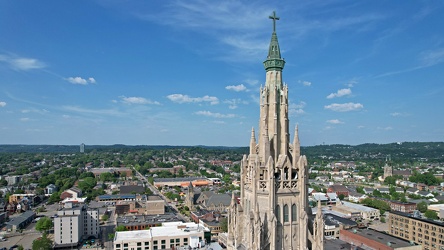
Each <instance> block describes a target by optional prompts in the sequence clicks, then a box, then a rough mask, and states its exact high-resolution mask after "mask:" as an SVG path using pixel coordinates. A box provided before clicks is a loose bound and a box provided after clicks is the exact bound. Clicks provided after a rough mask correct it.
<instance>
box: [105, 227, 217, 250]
mask: <svg viewBox="0 0 444 250" xmlns="http://www.w3.org/2000/svg"><path fill="white" fill-rule="evenodd" d="M205 232H209V229H207V228H205V227H203V226H202V225H198V224H196V223H194V222H188V223H183V222H166V223H162V226H161V227H151V228H150V229H149V230H135V231H124V232H116V235H115V237H114V250H124V249H140V250H148V249H150V250H151V249H172V248H174V249H178V248H179V247H185V246H189V247H191V248H193V249H194V248H199V247H203V246H204V245H205V239H204V234H205Z"/></svg>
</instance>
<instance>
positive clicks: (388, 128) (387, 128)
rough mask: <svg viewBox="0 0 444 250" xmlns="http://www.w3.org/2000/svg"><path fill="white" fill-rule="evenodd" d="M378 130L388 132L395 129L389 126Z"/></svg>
mask: <svg viewBox="0 0 444 250" xmlns="http://www.w3.org/2000/svg"><path fill="white" fill-rule="evenodd" d="M378 129H379V130H385V131H388V130H392V129H393V128H392V127H390V126H388V127H378Z"/></svg>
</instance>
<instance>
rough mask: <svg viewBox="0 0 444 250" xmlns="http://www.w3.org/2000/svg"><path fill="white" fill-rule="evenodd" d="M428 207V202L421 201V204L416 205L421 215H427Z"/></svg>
mask: <svg viewBox="0 0 444 250" xmlns="http://www.w3.org/2000/svg"><path fill="white" fill-rule="evenodd" d="M427 207H428V206H427V202H425V201H421V202H420V203H418V204H416V208H417V209H418V210H419V212H421V213H425V212H426V211H427Z"/></svg>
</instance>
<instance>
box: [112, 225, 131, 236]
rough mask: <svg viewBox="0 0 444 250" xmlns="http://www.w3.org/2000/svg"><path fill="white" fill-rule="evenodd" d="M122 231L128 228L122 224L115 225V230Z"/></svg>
mask: <svg viewBox="0 0 444 250" xmlns="http://www.w3.org/2000/svg"><path fill="white" fill-rule="evenodd" d="M122 231H128V229H127V228H126V227H125V226H124V225H120V226H117V227H116V232H122ZM113 237H114V236H113Z"/></svg>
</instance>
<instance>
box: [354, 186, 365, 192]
mask: <svg viewBox="0 0 444 250" xmlns="http://www.w3.org/2000/svg"><path fill="white" fill-rule="evenodd" d="M356 192H357V193H360V194H365V191H364V187H363V186H357V187H356Z"/></svg>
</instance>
